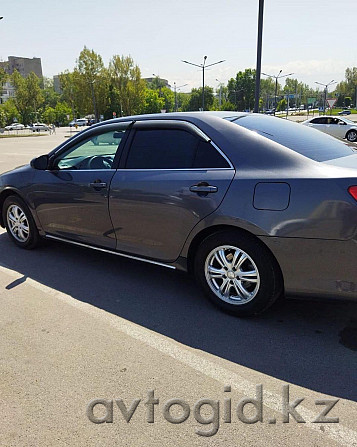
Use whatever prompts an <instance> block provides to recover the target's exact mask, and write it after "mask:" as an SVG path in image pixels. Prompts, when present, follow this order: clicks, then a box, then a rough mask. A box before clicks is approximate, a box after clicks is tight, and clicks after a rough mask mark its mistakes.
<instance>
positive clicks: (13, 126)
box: [5, 123, 25, 130]
mask: <svg viewBox="0 0 357 447" xmlns="http://www.w3.org/2000/svg"><path fill="white" fill-rule="evenodd" d="M22 129H25V126H24V125H23V124H20V123H13V124H10V125H9V126H6V127H5V130H22Z"/></svg>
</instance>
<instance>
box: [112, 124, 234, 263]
mask: <svg viewBox="0 0 357 447" xmlns="http://www.w3.org/2000/svg"><path fill="white" fill-rule="evenodd" d="M122 163H123V164H122V166H121V168H120V169H118V170H117V171H116V173H115V175H114V177H113V179H112V183H111V192H110V203H109V208H110V215H111V219H112V222H113V226H114V229H115V232H116V238H117V250H119V251H124V252H129V253H133V254H136V255H140V256H144V257H149V258H153V259H158V260H162V261H168V262H169V261H174V260H175V259H177V258H178V256H179V254H180V252H181V249H182V247H183V244H184V242H185V240H186V238H187V236H188V235H189V233H190V231H191V230H192V229H193V227H194V226H195V225H196V224H197V223H198V222H199V221H200V220H202V219H203V218H204V217H206V216H207V215H208V214H210V213H212V212H214V211H215V210H216V209H217V208H218V206H219V205H220V203H221V201H222V200H223V197H224V195H225V194H226V192H227V190H228V187H229V185H230V183H231V181H232V179H233V176H234V169H233V167H232V165H231V163H230V161H229V160H228V159H227V158H226V157H225V155H223V153H221V152H220V150H219V149H218V148H217V147H215V146H214V144H213V143H212V142H210V140H209V139H208V138H207V137H206V136H205V135H203V134H202V133H201V132H200V130H199V129H198V128H196V127H195V126H193V125H192V124H189V123H186V122H174V121H169V120H162V121H141V122H137V123H135V124H134V126H133V128H132V130H131V135H130V137H129V141H128V145H127V149H126V153H125V154H123V161H122Z"/></svg>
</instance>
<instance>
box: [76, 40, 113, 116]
mask: <svg viewBox="0 0 357 447" xmlns="http://www.w3.org/2000/svg"><path fill="white" fill-rule="evenodd" d="M72 82H74V83H75V86H76V88H75V90H76V92H77V96H78V100H80V101H79V102H80V104H78V108H79V109H80V110H81V111H82V113H90V112H92V113H93V114H94V115H95V118H96V120H98V119H99V115H101V114H104V111H105V109H106V102H107V95H108V73H107V70H106V69H105V67H104V64H103V60H102V57H101V56H100V55H99V54H97V53H96V52H95V51H93V50H89V49H88V48H87V47H84V48H83V50H82V51H81V53H80V55H79V58H78V60H77V65H76V67H75V70H74V76H73V77H72Z"/></svg>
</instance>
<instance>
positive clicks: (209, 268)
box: [205, 245, 260, 305]
mask: <svg viewBox="0 0 357 447" xmlns="http://www.w3.org/2000/svg"><path fill="white" fill-rule="evenodd" d="M205 276H206V280H207V283H208V285H209V286H210V288H211V290H212V291H213V292H214V293H215V294H216V295H217V296H218V298H220V299H221V300H222V301H225V302H226V303H230V304H234V305H241V304H246V303H248V302H249V301H251V300H252V299H253V298H254V297H255V296H256V294H257V293H258V290H259V287H260V276H259V271H258V268H257V266H256V265H255V263H254V261H253V259H252V258H251V257H250V256H249V255H248V254H247V253H245V252H244V251H243V250H241V249H239V248H237V247H234V246H232V245H222V246H219V247H217V248H215V249H214V250H212V251H211V252H210V253H209V255H208V256H207V259H206V262H205Z"/></svg>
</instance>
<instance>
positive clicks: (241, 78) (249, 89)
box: [228, 68, 255, 110]
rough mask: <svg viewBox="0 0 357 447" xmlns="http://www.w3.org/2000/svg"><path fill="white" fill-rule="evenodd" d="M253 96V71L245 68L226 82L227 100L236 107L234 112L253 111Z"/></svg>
mask: <svg viewBox="0 0 357 447" xmlns="http://www.w3.org/2000/svg"><path fill="white" fill-rule="evenodd" d="M254 95H255V70H252V69H251V68H247V69H245V70H244V71H239V72H238V73H237V75H236V77H235V78H231V79H230V80H229V81H228V100H229V101H230V102H231V103H232V104H235V105H236V110H246V109H249V110H251V109H253V107H254Z"/></svg>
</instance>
